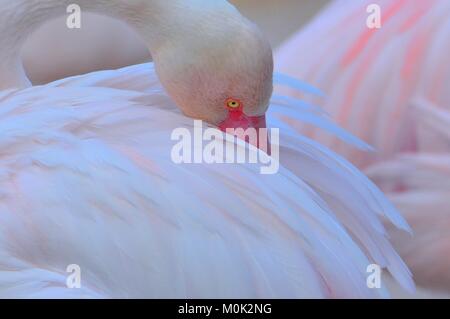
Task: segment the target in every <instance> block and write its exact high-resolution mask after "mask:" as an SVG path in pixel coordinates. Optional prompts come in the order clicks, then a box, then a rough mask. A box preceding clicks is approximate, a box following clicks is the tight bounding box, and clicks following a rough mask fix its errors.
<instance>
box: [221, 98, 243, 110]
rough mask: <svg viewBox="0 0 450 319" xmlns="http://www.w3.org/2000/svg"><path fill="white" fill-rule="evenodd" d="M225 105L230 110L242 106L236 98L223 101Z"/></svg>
mask: <svg viewBox="0 0 450 319" xmlns="http://www.w3.org/2000/svg"><path fill="white" fill-rule="evenodd" d="M225 106H226V107H227V108H229V109H231V110H238V109H241V108H242V103H241V101H239V100H238V99H233V98H229V99H227V100H226V101H225Z"/></svg>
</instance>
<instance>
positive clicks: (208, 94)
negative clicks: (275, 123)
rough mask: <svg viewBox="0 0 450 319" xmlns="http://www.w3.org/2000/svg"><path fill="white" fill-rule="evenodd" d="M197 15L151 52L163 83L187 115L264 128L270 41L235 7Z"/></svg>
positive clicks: (223, 125)
mask: <svg viewBox="0 0 450 319" xmlns="http://www.w3.org/2000/svg"><path fill="white" fill-rule="evenodd" d="M230 7H231V6H230ZM201 21H202V23H201V24H198V26H197V29H195V28H194V30H192V29H190V30H189V32H187V33H186V34H182V35H180V38H179V41H173V42H171V43H170V44H168V45H167V47H164V46H163V47H161V48H160V50H158V52H157V54H156V55H154V60H155V66H156V69H157V72H158V74H159V78H160V80H161V82H162V84H163V85H164V87H165V89H166V90H167V91H168V93H169V94H170V96H171V97H172V99H173V100H174V101H175V102H176V104H177V105H178V106H179V107H180V108H181V110H182V111H183V113H184V114H185V115H187V116H189V117H192V118H195V119H201V120H204V121H206V122H208V123H210V124H213V125H215V126H217V127H219V128H220V129H221V130H223V131H226V130H227V129H238V128H242V129H244V130H246V129H248V128H255V129H260V128H264V127H265V125H266V122H265V113H266V111H267V109H268V106H269V101H270V97H271V95H272V89H273V84H272V81H273V56H272V49H271V47H270V44H269V43H268V41H267V40H266V39H265V38H264V36H263V35H262V34H261V32H260V31H259V29H258V28H257V27H256V26H255V25H254V24H253V23H252V22H250V21H249V20H247V19H246V18H244V17H243V16H241V15H240V14H239V12H238V11H237V10H236V9H235V8H234V7H232V9H229V7H228V6H227V7H226V8H224V9H223V10H212V11H211V12H209V14H206V15H204V16H202V19H201ZM194 25H196V24H195V23H194ZM180 45H182V47H180V48H178V49H176V50H174V49H173V46H180ZM180 52H181V53H180Z"/></svg>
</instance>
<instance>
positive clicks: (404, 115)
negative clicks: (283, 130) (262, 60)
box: [276, 0, 450, 291]
mask: <svg viewBox="0 0 450 319" xmlns="http://www.w3.org/2000/svg"><path fill="white" fill-rule="evenodd" d="M372 4H373V3H372V1H335V2H333V3H331V4H330V6H329V7H328V8H327V9H325V10H324V11H323V12H322V13H321V14H320V15H319V16H318V17H317V18H316V19H315V20H314V21H313V22H312V23H311V24H310V25H309V26H307V27H306V28H305V29H303V30H301V31H299V32H298V33H297V34H296V35H294V36H293V37H292V38H291V39H290V40H289V41H287V42H286V44H285V45H283V46H282V47H281V48H280V49H279V50H278V52H277V54H276V60H277V69H278V70H279V71H281V72H283V71H284V72H287V73H288V74H291V75H292V76H296V77H300V78H302V79H304V80H306V81H308V82H309V83H312V84H314V85H316V86H317V87H319V88H320V89H322V90H323V91H324V92H325V94H326V96H327V98H326V100H322V101H324V102H323V106H324V110H325V111H326V112H327V113H328V114H329V115H330V116H331V117H332V118H334V119H336V121H337V122H338V124H340V125H341V126H342V127H344V128H346V129H348V130H349V131H350V132H352V133H353V134H355V135H356V136H358V137H359V138H361V139H363V140H364V141H366V142H367V143H369V144H370V145H373V146H374V148H375V152H361V151H360V150H357V149H355V148H351V147H349V146H348V145H345V144H344V143H342V142H341V141H339V140H338V139H336V138H335V137H333V136H330V135H329V134H328V135H327V134H326V133H324V132H321V131H319V130H317V129H315V128H311V127H307V126H306V125H304V124H302V125H299V126H298V127H297V128H298V131H299V132H301V133H302V134H305V135H307V136H309V137H311V138H313V139H315V140H317V141H319V142H320V143H323V144H324V145H326V146H328V147H330V148H332V149H333V150H335V151H337V152H338V153H340V154H341V155H343V156H345V157H346V158H348V159H350V160H351V161H352V163H354V164H356V165H357V166H358V167H359V168H361V169H364V171H365V172H366V173H367V174H368V176H369V177H370V178H372V179H373V180H374V181H375V182H376V183H377V185H378V186H379V187H381V189H382V190H383V191H384V192H386V193H387V194H388V196H389V198H390V199H392V201H393V202H394V204H395V205H396V206H397V207H398V208H399V209H400V211H401V212H402V213H403V214H404V215H405V217H406V218H407V220H408V221H409V222H410V223H411V225H412V228H413V230H414V234H415V235H414V236H413V238H411V237H409V236H403V235H400V234H396V233H395V232H392V236H393V238H394V243H395V245H396V247H397V248H398V249H399V251H400V252H401V253H402V256H404V258H406V261H407V263H408V265H410V266H411V267H412V270H413V273H414V277H415V279H416V280H417V282H418V283H419V284H421V285H423V286H425V287H428V288H438V289H444V290H446V291H448V290H449V287H450V281H449V280H448V271H447V270H448V268H449V266H450V265H449V263H448V258H446V256H447V255H448V253H447V251H448V244H449V240H448V236H447V235H446V234H447V231H445V230H444V229H446V226H445V225H447V224H448V222H447V221H448V220H449V216H450V210H449V207H450V205H448V198H449V196H450V188H449V187H448V180H449V174H448V171H449V169H450V161H449V160H448V156H449V154H450V148H449V141H448V136H449V134H450V126H449V125H448V123H449V121H448V118H449V117H450V109H449V107H450V90H449V86H448V83H449V81H448V80H449V79H450V78H449V77H450V63H449V55H448V49H449V47H450V41H449V39H450V37H449V35H450V34H449V33H450V28H449V21H450V20H449V17H450V3H449V2H448V1H445V0H442V1H441V0H432V1H420V0H413V1H388V0H387V1H377V5H379V6H380V8H381V11H380V13H381V23H382V25H381V28H379V29H376V28H375V29H371V28H368V26H367V25H366V21H365V19H363V18H364V17H369V13H368V12H367V11H366V10H367V8H368V6H369V5H372ZM305 48H308V49H305ZM330 50H333V53H330ZM290 94H293V95H295V96H296V97H302V98H303V99H305V100H306V102H309V103H320V102H319V101H317V100H312V98H311V97H310V96H299V95H298V93H297V92H293V91H291V92H290ZM438 225H439V226H438Z"/></svg>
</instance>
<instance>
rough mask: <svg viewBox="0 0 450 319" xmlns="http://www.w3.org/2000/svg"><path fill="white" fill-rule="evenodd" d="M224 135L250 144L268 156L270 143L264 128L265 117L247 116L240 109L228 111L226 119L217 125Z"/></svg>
mask: <svg viewBox="0 0 450 319" xmlns="http://www.w3.org/2000/svg"><path fill="white" fill-rule="evenodd" d="M219 128H220V129H221V130H222V131H223V132H226V133H229V134H232V135H234V136H237V137H238V138H240V139H242V140H244V141H246V142H247V143H250V144H252V145H254V146H256V147H258V148H259V149H261V150H262V151H264V152H266V153H268V154H269V155H270V141H269V137H268V133H267V128H266V115H265V114H264V115H262V116H248V115H246V114H245V113H244V112H243V111H242V109H229V110H228V117H227V118H226V119H225V120H224V121H223V122H222V123H220V124H219Z"/></svg>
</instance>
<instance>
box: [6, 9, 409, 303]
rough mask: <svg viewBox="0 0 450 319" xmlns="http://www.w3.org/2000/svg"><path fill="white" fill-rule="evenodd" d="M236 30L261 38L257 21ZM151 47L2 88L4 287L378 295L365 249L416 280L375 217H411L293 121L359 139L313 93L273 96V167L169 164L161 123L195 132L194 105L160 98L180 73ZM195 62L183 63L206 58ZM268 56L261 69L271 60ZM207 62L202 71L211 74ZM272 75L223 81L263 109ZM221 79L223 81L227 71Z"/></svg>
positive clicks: (13, 290) (26, 293) (73, 293)
mask: <svg viewBox="0 0 450 319" xmlns="http://www.w3.org/2000/svg"><path fill="white" fill-rule="evenodd" d="M49 1H50V0H49ZM117 1H119V0H117ZM50 2H51V1H50ZM29 3H32V4H35V5H37V8H38V9H39V8H40V7H39V4H38V2H36V1H32V2H29ZM92 3H94V2H92ZM95 3H97V4H99V3H103V0H99V1H95ZM95 3H94V4H95ZM149 3H150V2H148V1H143V2H139V1H137V0H136V1H133V2H132V4H133V5H139V4H149ZM152 3H156V2H152ZM167 3H168V2H167ZM192 3H193V4H196V5H198V4H201V1H199V0H195V1H194V0H193V1H192ZM205 3H208V4H212V2H209V1H208V2H205ZM217 3H219V2H217ZM119 4H121V5H123V7H120V6H119V9H123V8H125V9H126V8H127V7H126V6H127V4H126V3H125V2H123V1H119ZM158 4H161V5H162V4H163V2H162V1H158ZM170 4H179V5H185V4H186V2H180V1H173V2H170ZM132 8H133V9H137V8H140V9H142V8H141V7H140V6H137V7H134V6H133V7H132ZM158 8H162V7H158ZM192 8H198V7H196V6H193V7H192ZM192 8H191V9H192ZM35 9H36V8H35ZM144 9H149V7H144ZM114 10H117V8H114ZM34 12H39V13H43V12H44V13H45V11H40V10H36V11H34ZM132 12H133V13H136V12H140V11H132ZM230 12H234V13H236V11H233V10H232V11H230ZM175 13H177V15H176V16H178V15H179V12H175ZM183 13H186V12H185V11H183ZM35 17H36V18H38V17H39V15H36V16H35ZM41 17H42V16H41ZM177 21H178V20H177ZM243 21H245V20H243ZM140 27H141V29H142V25H140ZM221 27H222V26H221ZM144 29H145V28H144ZM245 30H246V32H247V31H248V32H250V35H251V34H253V35H254V36H256V37H259V35H257V34H256V33H255V30H254V29H253V27H251V28H250V29H245ZM152 32H154V31H152ZM196 36H199V35H198V34H197V35H196ZM247 36H249V34H247ZM169 39H171V40H173V39H172V38H170V37H169ZM176 40H179V41H181V39H180V38H179V37H176ZM197 40H198V39H197ZM261 41H262V40H261V39H259V38H257V39H256V40H255V42H254V44H258V43H260V42H261ZM169 42H170V41H169ZM209 45H211V44H209ZM175 47H179V43H177V44H176V45H175ZM204 47H208V44H204ZM204 47H203V48H204ZM250 48H251V46H250ZM172 49H173V48H172ZM163 51H165V52H166V53H167V52H168V53H169V56H173V55H175V53H176V52H173V51H170V50H168V49H167V47H165V50H163ZM152 53H153V52H152ZM157 53H161V52H157ZM201 53H202V54H207V51H201ZM241 53H242V55H241V56H244V57H245V56H248V54H249V53H250V52H246V51H245V50H243V49H241ZM269 55H270V54H269ZM211 56H213V57H217V56H220V55H217V51H215V50H214V51H213V52H212V53H211ZM211 56H208V58H209V59H213V58H211ZM270 56H271V55H270ZM154 57H155V64H144V65H138V66H133V67H129V68H125V69H121V70H118V71H106V72H98V73H92V74H88V75H84V76H80V77H75V78H69V79H64V80H61V81H58V82H55V83H51V84H49V85H46V86H40V87H31V88H26V89H19V90H14V89H13V90H4V91H2V92H1V93H0V149H1V150H2V151H1V153H0V185H1V186H0V189H1V190H2V191H1V193H0V219H1V222H0V229H1V231H0V296H2V297H106V298H108V297H179V298H186V297H189V298H193V297H203V298H214V297H233V298H237V297H266V298H267V297H382V296H386V295H387V292H386V289H385V287H384V286H383V287H382V289H369V288H368V287H367V285H366V278H367V276H368V274H367V273H366V269H367V266H368V265H369V264H371V263H377V264H379V265H380V266H382V267H384V268H387V269H389V271H390V273H391V274H392V275H393V276H394V277H395V278H396V279H397V280H398V281H399V282H400V283H401V284H402V285H403V286H404V287H405V288H406V289H410V290H411V289H413V286H414V284H413V282H412V280H411V278H410V273H409V271H408V269H407V267H406V266H405V265H404V263H403V262H402V260H401V259H400V257H399V256H398V255H397V253H396V252H395V250H394V249H393V248H392V246H391V244H390V243H389V241H388V239H387V237H386V232H385V229H384V227H383V225H382V223H381V219H382V218H383V217H384V218H387V219H388V220H390V221H391V222H392V224H393V225H395V226H396V227H399V228H401V229H403V230H406V231H407V230H409V228H408V225H407V224H406V222H405V221H404V220H403V219H402V217H401V216H400V215H398V213H397V212H396V210H395V209H394V208H393V206H392V205H391V204H390V203H389V201H388V200H386V198H385V197H384V196H383V194H382V193H381V192H380V191H379V190H378V189H377V188H376V187H375V186H374V185H373V184H372V183H371V182H370V181H369V180H368V179H367V178H366V177H365V176H364V175H363V174H362V173H361V172H360V171H358V170H357V169H356V168H355V167H353V166H352V165H351V164H349V163H348V162H347V161H346V160H344V159H342V158H341V157H339V156H337V155H336V154H334V153H333V152H331V151H329V150H328V149H326V148H324V147H322V146H321V145H320V144H317V143H315V142H313V141H312V140H310V139H307V138H305V137H302V136H301V135H300V134H298V132H297V131H296V129H295V127H296V126H298V124H299V122H301V121H303V120H306V121H308V122H310V123H314V124H315V125H318V126H320V127H322V128H325V129H328V130H329V131H330V132H332V133H334V134H337V135H338V136H339V137H340V138H342V139H344V140H346V141H347V142H351V143H353V144H355V145H356V146H358V147H361V148H367V145H366V144H364V143H363V142H361V141H359V140H358V139H355V138H354V137H352V136H351V135H349V134H348V133H346V132H345V131H343V130H342V129H339V128H338V127H337V126H335V125H333V124H332V123H331V121H330V120H329V119H328V118H326V117H324V116H323V114H321V113H320V112H317V110H316V109H315V108H314V107H310V106H308V105H306V104H304V103H303V102H301V101H297V100H295V99H289V98H282V97H275V98H274V101H273V103H271V104H272V105H271V108H270V110H269V113H268V125H269V127H276V128H279V129H280V135H281V136H280V145H279V147H280V161H281V165H280V170H279V172H278V174H274V175H261V174H260V172H259V165H258V164H256V165H255V164H239V165H236V164H229V165H226V164H175V163H174V162H173V161H172V159H171V149H172V147H173V145H174V142H173V141H172V140H171V133H172V132H173V130H174V129H176V128H180V127H181V128H187V129H190V130H192V126H193V119H192V118H189V117H186V116H185V115H183V114H182V112H181V110H180V109H179V108H181V109H182V110H183V111H185V107H186V106H189V103H188V102H189V101H183V105H184V106H185V107H180V105H176V104H175V102H176V101H177V99H176V98H175V99H173V97H174V95H176V94H174V93H173V92H174V90H170V89H169V90H168V91H169V94H170V93H172V94H171V96H170V97H169V95H168V94H166V93H164V92H165V91H164V90H163V85H164V88H166V89H167V87H169V88H170V87H171V88H175V91H176V90H177V89H179V88H178V87H177V86H176V85H174V83H178V85H181V86H183V85H185V84H186V82H185V81H181V82H177V80H178V78H177V77H176V74H172V75H173V76H174V78H173V79H172V83H170V84H167V83H168V82H167V81H169V79H168V78H165V80H164V81H162V84H160V81H159V79H158V78H157V77H156V71H155V69H158V71H159V77H160V78H161V70H166V71H167V65H166V66H165V67H166V69H165V68H164V65H163V67H162V68H161V64H158V63H161V61H168V60H165V59H167V56H164V57H161V56H158V54H156V55H154ZM255 57H256V56H255ZM234 58H236V57H234ZM258 58H259V59H261V60H258V61H254V62H253V63H251V64H249V65H247V64H245V65H244V66H245V68H244V69H245V70H247V71H249V72H250V74H251V73H252V72H256V70H260V71H261V72H265V71H264V70H261V68H260V67H259V66H261V65H262V64H261V61H264V58H267V56H266V55H262V56H259V57H258ZM178 59H181V58H180V57H179V56H178ZM188 61H190V60H188ZM232 61H233V59H231V60H227V61H226V62H227V64H226V65H227V66H230V68H231V69H232V70H234V67H236V64H237V65H238V66H242V62H239V63H233V62H232ZM196 63H198V65H196V66H195V67H193V69H196V67H199V68H200V69H202V70H203V67H204V65H202V64H201V63H200V61H196ZM163 64H164V63H163ZM177 65H178V66H182V65H181V64H180V61H177ZM186 65H190V66H192V65H191V64H189V63H186ZM217 65H218V64H217V63H216V64H214V66H215V67H217ZM262 69H267V70H270V71H271V64H270V63H269V65H267V66H266V67H265V68H262ZM214 70H215V68H212V69H210V70H209V71H210V72H211V74H209V73H208V74H206V77H203V76H202V77H201V79H202V80H205V79H207V78H214V75H220V74H221V73H214V72H213V71H214ZM267 70H266V71H267ZM16 71H17V70H16ZM191 71H192V70H191ZM221 72H224V71H223V70H221ZM163 73H164V71H163ZM168 74H171V73H170V72H168V73H165V74H164V76H167V75H168ZM201 74H202V73H201V72H200V73H199V75H201ZM248 78H249V79H250V80H252V77H248ZM261 79H263V80H262V82H261ZM277 79H278V81H280V82H282V83H284V84H290V85H291V86H294V87H300V88H306V89H307V90H309V91H311V92H314V90H311V89H310V88H308V87H307V86H305V85H303V84H301V83H298V82H296V81H295V80H293V79H289V78H287V77H280V76H278V77H277ZM216 80H217V79H216ZM270 80H271V77H270ZM267 81H268V79H267V74H265V75H259V77H257V78H256V79H255V82H249V83H246V84H242V85H241V86H235V87H233V88H232V90H233V91H236V92H238V91H239V90H244V91H245V89H249V88H253V89H251V90H250V91H252V92H253V93H255V94H257V95H258V96H256V97H255V101H256V100H258V101H260V102H261V103H262V104H259V105H257V109H258V110H261V109H262V110H265V109H266V108H267V105H266V103H265V102H268V101H265V100H264V97H265V96H266V94H267V92H265V90H262V91H261V90H260V89H259V88H260V87H259V86H260V84H261V83H264V84H263V85H262V86H261V88H262V87H266V86H267V85H266V82H267ZM180 83H181V84H180ZM236 83H241V82H239V81H238V82H236ZM255 83H256V84H255ZM194 84H195V83H189V85H191V86H193V85H194ZM223 84H224V85H225V86H227V85H230V84H233V82H232V81H231V82H230V80H229V78H228V77H225V78H224V82H223ZM254 85H256V87H258V89H254ZM269 86H270V87H271V81H270V85H269ZM213 91H214V90H213ZM200 93H201V92H200ZM209 93H210V92H209ZM213 93H214V92H213ZM259 94H260V95H259ZM269 95H270V94H269ZM177 106H178V107H177ZM206 106H209V107H211V110H214V108H215V107H217V106H216V105H206ZM206 106H205V105H203V107H206ZM197 111H198V109H197ZM185 113H186V112H185ZM201 115H202V113H200V114H199V118H203V117H202V116H201ZM203 115H204V114H203ZM217 132H218V133H220V132H219V131H217ZM223 142H225V143H236V147H238V148H249V151H250V152H260V155H261V156H266V157H267V156H268V155H267V154H265V153H263V152H262V151H259V150H258V149H256V148H255V147H252V146H249V145H247V144H246V143H244V142H243V141H240V140H238V141H236V142H235V141H230V140H229V138H227V139H225V141H222V140H215V141H214V143H216V144H221V143H223ZM272 146H273V147H276V146H277V145H274V144H272ZM194 147H196V145H195V144H194ZM70 264H78V265H79V266H80V267H81V269H82V278H81V285H82V289H68V288H67V287H66V278H67V275H68V274H67V273H65V270H66V267H67V265H70Z"/></svg>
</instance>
